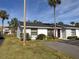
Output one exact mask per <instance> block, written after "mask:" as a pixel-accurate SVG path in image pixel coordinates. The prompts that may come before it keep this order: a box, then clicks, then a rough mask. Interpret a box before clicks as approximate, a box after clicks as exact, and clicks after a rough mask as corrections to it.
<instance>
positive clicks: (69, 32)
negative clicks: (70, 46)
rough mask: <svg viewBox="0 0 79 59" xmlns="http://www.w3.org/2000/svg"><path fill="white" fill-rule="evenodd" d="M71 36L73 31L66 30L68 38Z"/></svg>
mask: <svg viewBox="0 0 79 59" xmlns="http://www.w3.org/2000/svg"><path fill="white" fill-rule="evenodd" d="M71 35H72V32H71V29H66V38H67V37H68V36H71Z"/></svg>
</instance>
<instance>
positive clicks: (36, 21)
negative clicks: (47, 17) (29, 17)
mask: <svg viewBox="0 0 79 59" xmlns="http://www.w3.org/2000/svg"><path fill="white" fill-rule="evenodd" d="M32 23H34V24H36V23H39V24H41V23H42V22H41V21H38V20H34V21H33V22H32Z"/></svg>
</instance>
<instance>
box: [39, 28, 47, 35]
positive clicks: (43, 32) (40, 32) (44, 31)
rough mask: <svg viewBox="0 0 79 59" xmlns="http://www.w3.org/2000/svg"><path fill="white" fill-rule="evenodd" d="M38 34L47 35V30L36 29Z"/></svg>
mask: <svg viewBox="0 0 79 59" xmlns="http://www.w3.org/2000/svg"><path fill="white" fill-rule="evenodd" d="M39 34H45V35H47V29H38V35H39Z"/></svg>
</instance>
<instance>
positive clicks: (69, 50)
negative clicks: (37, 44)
mask: <svg viewBox="0 0 79 59" xmlns="http://www.w3.org/2000/svg"><path fill="white" fill-rule="evenodd" d="M44 44H45V45H46V46H48V47H50V48H53V49H56V50H58V51H60V52H63V53H65V54H66V55H68V56H70V57H72V58H73V59H79V47H78V46H75V45H71V44H66V43H61V42H44Z"/></svg>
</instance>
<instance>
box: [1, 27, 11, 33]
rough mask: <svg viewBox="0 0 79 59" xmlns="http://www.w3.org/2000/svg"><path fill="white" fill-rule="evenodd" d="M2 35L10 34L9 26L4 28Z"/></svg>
mask: <svg viewBox="0 0 79 59" xmlns="http://www.w3.org/2000/svg"><path fill="white" fill-rule="evenodd" d="M3 33H6V34H12V32H11V30H10V29H9V26H4V28H3Z"/></svg>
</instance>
